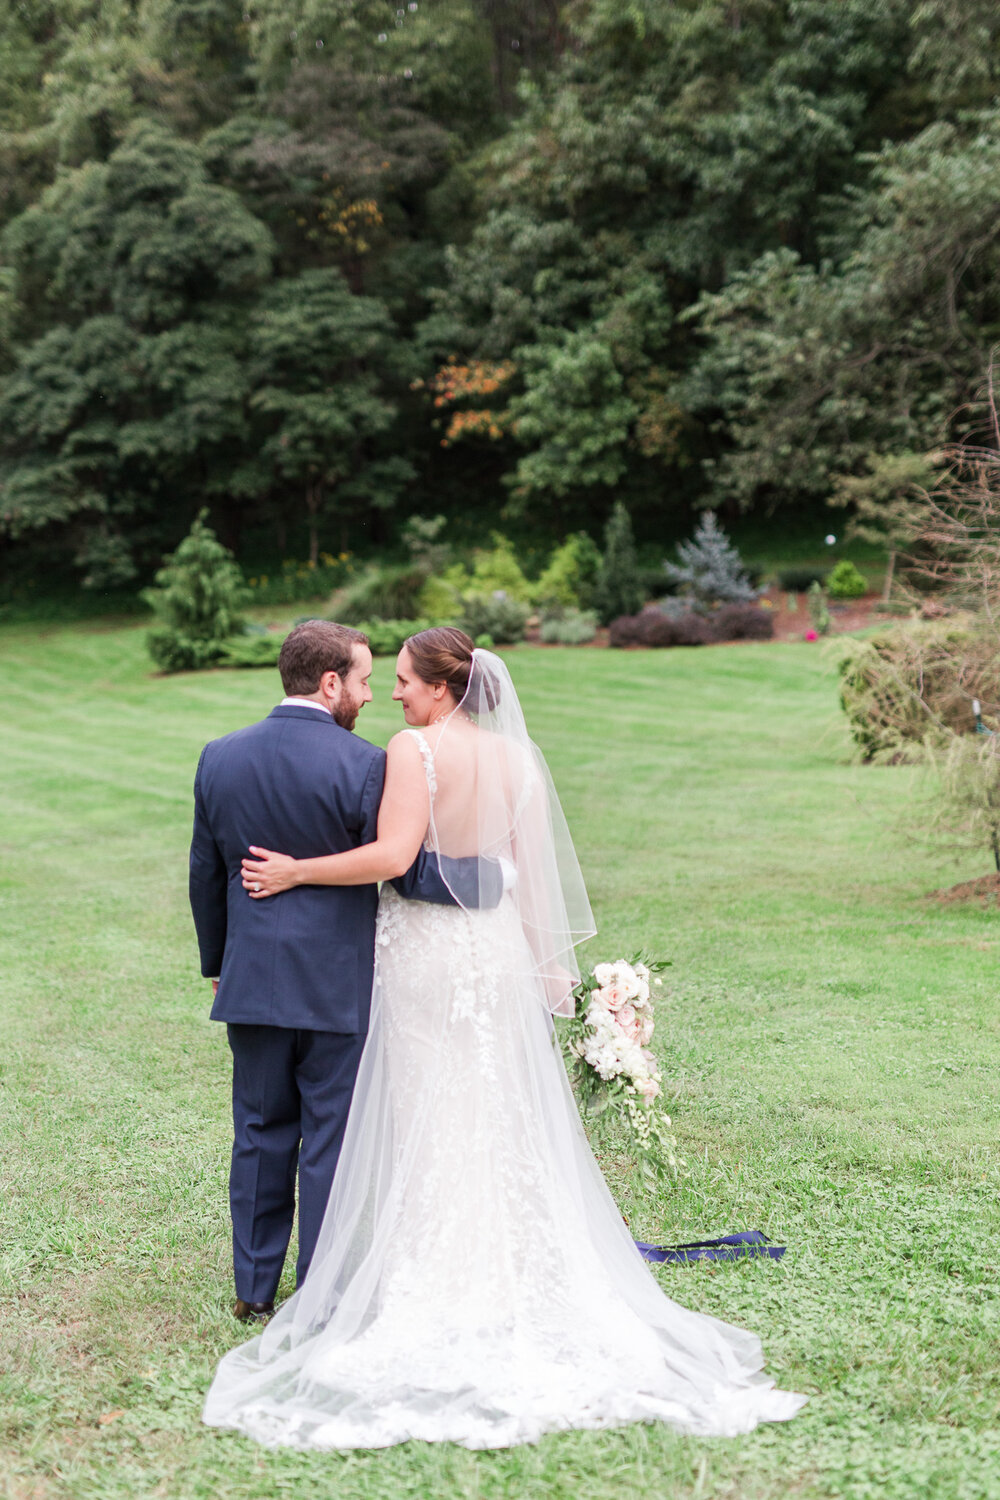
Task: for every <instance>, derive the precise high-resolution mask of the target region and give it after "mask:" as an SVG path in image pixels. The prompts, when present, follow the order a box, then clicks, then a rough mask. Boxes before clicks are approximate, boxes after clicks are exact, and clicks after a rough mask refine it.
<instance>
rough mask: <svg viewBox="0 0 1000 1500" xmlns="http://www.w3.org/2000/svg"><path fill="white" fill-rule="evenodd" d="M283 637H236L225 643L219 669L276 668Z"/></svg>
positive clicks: (268, 634)
mask: <svg viewBox="0 0 1000 1500" xmlns="http://www.w3.org/2000/svg"><path fill="white" fill-rule="evenodd" d="M284 639H285V637H284V635H279V634H278V633H277V632H270V631H269V632H268V633H267V634H266V635H261V634H255V635H236V636H232V637H231V639H229V640H228V641H225V642H224V644H223V646H222V651H221V653H220V656H219V666H220V667H276V666H277V665H278V654H279V652H280V651H281V644H282V642H283V641H284Z"/></svg>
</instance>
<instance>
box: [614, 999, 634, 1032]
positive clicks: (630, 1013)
mask: <svg viewBox="0 0 1000 1500" xmlns="http://www.w3.org/2000/svg"><path fill="white" fill-rule="evenodd" d="M615 1019H616V1020H617V1022H618V1024H619V1026H620V1027H621V1029H622V1031H629V1032H631V1031H633V1030H634V1029H635V1026H636V1014H635V1006H634V1005H629V1004H628V1003H627V1002H626V1003H625V1004H620V1005H619V1007H618V1015H617V1017H616V1018H615Z"/></svg>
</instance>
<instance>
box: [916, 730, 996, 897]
mask: <svg viewBox="0 0 1000 1500" xmlns="http://www.w3.org/2000/svg"><path fill="white" fill-rule="evenodd" d="M929 759H930V762H931V764H932V765H933V767H934V769H935V771H936V772H937V777H938V785H937V787H936V789H935V797H934V801H933V803H932V812H931V830H932V832H933V833H934V834H935V835H936V836H937V837H938V838H939V839H941V840H942V841H943V842H946V843H948V844H950V845H951V847H952V848H953V849H975V850H982V849H989V851H990V853H991V854H992V855H993V863H994V865H995V866H996V869H997V872H998V874H1000V736H997V735H995V734H974V735H969V734H962V735H957V734H951V735H949V736H948V737H947V739H946V740H945V741H944V743H943V744H939V745H937V746H935V747H933V748H930V747H929Z"/></svg>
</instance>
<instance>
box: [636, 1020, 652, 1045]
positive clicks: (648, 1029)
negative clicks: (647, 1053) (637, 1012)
mask: <svg viewBox="0 0 1000 1500" xmlns="http://www.w3.org/2000/svg"><path fill="white" fill-rule="evenodd" d="M652 1036H653V1018H652V1016H643V1018H642V1021H641V1023H640V1026H639V1040H640V1042H642V1044H643V1046H645V1045H646V1043H647V1042H648V1041H650V1040H651V1039H652Z"/></svg>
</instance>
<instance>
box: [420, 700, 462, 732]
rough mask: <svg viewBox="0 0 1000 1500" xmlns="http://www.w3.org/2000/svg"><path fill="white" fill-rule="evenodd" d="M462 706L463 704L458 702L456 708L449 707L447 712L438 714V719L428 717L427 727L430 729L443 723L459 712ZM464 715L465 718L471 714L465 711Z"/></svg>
mask: <svg viewBox="0 0 1000 1500" xmlns="http://www.w3.org/2000/svg"><path fill="white" fill-rule="evenodd" d="M460 707H461V705H460V704H457V703H456V705H455V707H454V708H449V709H448V710H447V712H446V713H443V714H438V716H437V718H436V719H428V720H427V726H426V727H427V728H428V729H430V728H432V726H433V725H435V724H443V723H444V722H445V720H446V719H450V718H453V717H454V715H455V714H457V713H458V711H459V709H460ZM462 717H463V719H467V718H468V717H469V715H468V714H467V713H463V714H462Z"/></svg>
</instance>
